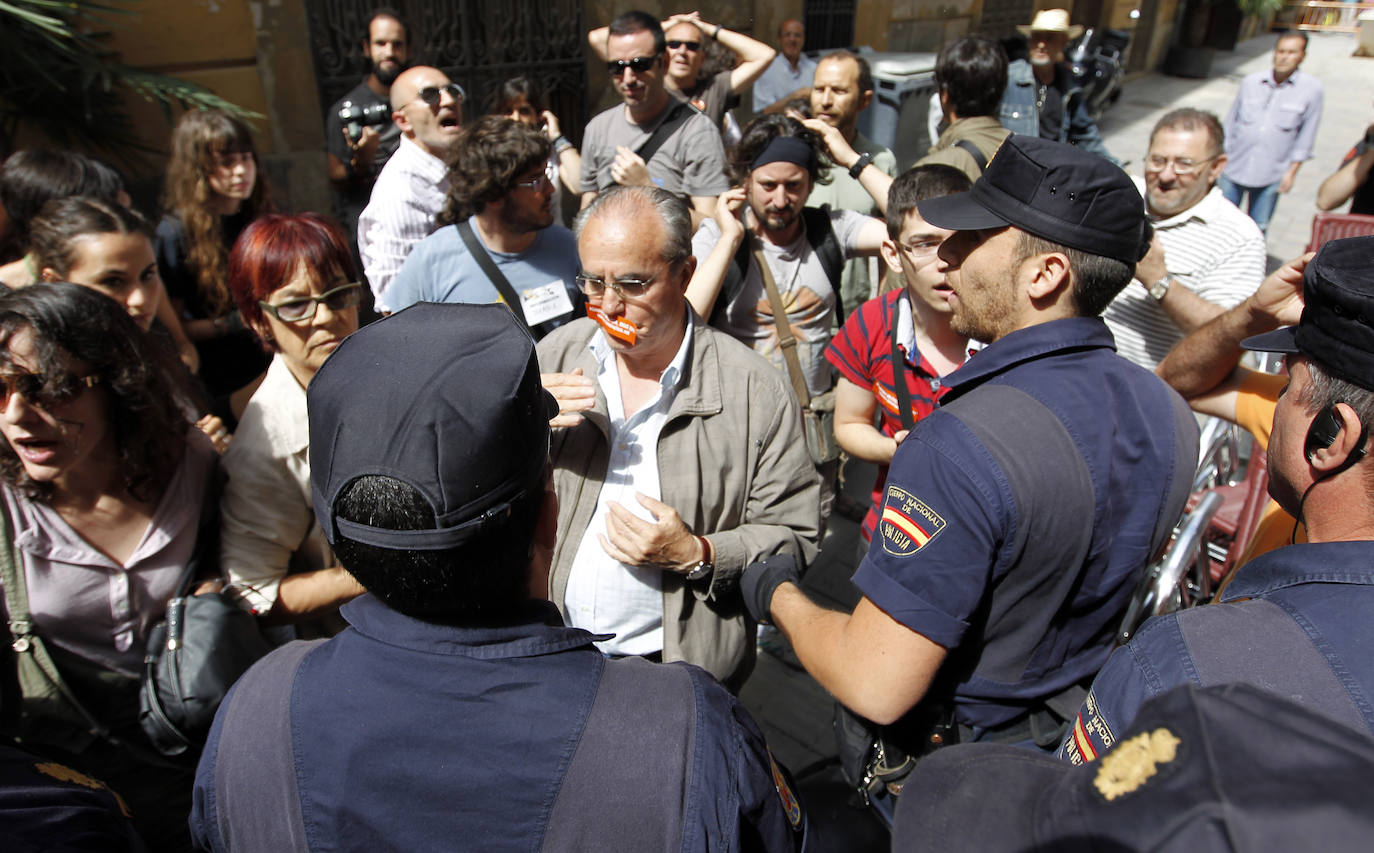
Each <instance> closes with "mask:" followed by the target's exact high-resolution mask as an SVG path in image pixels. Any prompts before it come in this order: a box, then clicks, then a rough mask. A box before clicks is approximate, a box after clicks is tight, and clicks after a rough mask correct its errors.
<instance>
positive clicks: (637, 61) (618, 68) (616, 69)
mask: <svg viewBox="0 0 1374 853" xmlns="http://www.w3.org/2000/svg"><path fill="white" fill-rule="evenodd" d="M656 64H658V54H657V53H655V54H654V55H653V56H636V57H635V58H634V59H612V60H611V61H609V62H607V63H606V70H607V71H609V72H611V76H612V77H619V76H621V75H622V74H624V73H625V69H626V68H630V69H632V70H633V71H634V73H636V74H643V73H644V72H645V71H649V70H650V69H652V68H653V67H654V66H655V65H656Z"/></svg>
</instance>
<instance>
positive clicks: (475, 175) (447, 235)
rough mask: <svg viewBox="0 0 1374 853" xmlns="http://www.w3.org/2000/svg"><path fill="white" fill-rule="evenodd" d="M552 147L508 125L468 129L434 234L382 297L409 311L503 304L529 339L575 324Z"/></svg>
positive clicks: (504, 121)
mask: <svg viewBox="0 0 1374 853" xmlns="http://www.w3.org/2000/svg"><path fill="white" fill-rule="evenodd" d="M550 147H551V143H550V142H549V140H548V138H547V137H546V136H545V135H544V134H543V133H541V132H539V131H538V130H536V129H535V128H532V127H528V126H526V125H524V124H521V123H520V122H518V121H513V120H511V119H509V118H506V117H505V116H486V117H484V118H481V119H478V120H477V121H476V122H475V123H473V124H472V126H471V127H469V128H468V132H467V134H466V135H465V136H464V137H463V144H462V146H461V147H460V148H459V150H458V152H457V153H456V154H455V155H454V157H453V160H452V162H451V163H450V165H449V170H448V179H449V190H448V200H447V202H446V204H445V207H444V211H443V213H441V214H440V215H439V219H438V220H437V222H438V225H439V228H438V229H437V230H436V231H435V232H434V233H433V234H431V235H429V236H428V237H426V238H425V239H423V240H421V241H420V243H419V245H417V246H416V247H415V250H414V251H413V252H411V253H410V257H408V258H407V259H406V262H405V266H403V267H402V268H401V272H400V273H399V274H398V275H397V276H396V280H395V282H393V283H392V286H391V290H390V292H389V293H388V296H387V303H388V307H389V308H390V309H391V310H392V311H400V310H401V309H402V308H405V307H406V306H409V305H413V304H415V303H416V302H476V303H485V302H505V303H506V304H507V305H508V306H509V307H510V309H511V311H513V312H514V313H515V316H516V317H518V318H519V319H520V320H522V321H523V322H524V323H525V325H526V326H527V327H528V328H529V329H530V331H531V332H532V333H533V334H534V336H535V338H536V339H539V338H542V337H543V336H544V335H547V334H548V333H549V332H551V331H553V330H554V329H556V328H558V327H559V326H561V325H563V324H564V323H567V322H570V321H571V320H573V319H575V318H577V317H580V316H582V314H583V313H584V312H583V303H584V300H583V299H582V294H581V293H580V292H579V291H578V289H577V282H576V276H577V272H578V261H577V242H576V241H575V240H574V239H573V235H572V232H571V231H569V230H568V229H566V228H564V227H563V226H561V225H556V224H554V201H555V198H556V195H557V192H556V190H557V188H556V187H555V186H554V185H553V181H552V180H550V178H549V175H548V172H547V169H548V163H549V150H550Z"/></svg>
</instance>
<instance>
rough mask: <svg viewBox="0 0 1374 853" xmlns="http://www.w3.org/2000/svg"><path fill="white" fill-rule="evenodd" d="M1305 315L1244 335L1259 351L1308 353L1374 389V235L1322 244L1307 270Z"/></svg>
mask: <svg viewBox="0 0 1374 853" xmlns="http://www.w3.org/2000/svg"><path fill="white" fill-rule="evenodd" d="M1302 297H1303V310H1302V319H1301V320H1299V321H1298V324H1297V325H1296V326H1286V327H1284V328H1282V329H1276V330H1275V331H1272V332H1267V333H1265V334H1263V335H1255V336H1254V337H1250V338H1246V339H1245V340H1244V341H1241V346H1242V347H1244V348H1245V349H1248V350H1256V351H1258V352H1283V353H1302V354H1303V355H1305V356H1309V357H1310V358H1313V359H1315V360H1316V361H1318V362H1320V363H1321V364H1322V366H1323V367H1325V368H1326V369H1327V370H1328V371H1329V372H1330V373H1333V374H1335V375H1336V376H1339V377H1340V378H1341V379H1344V380H1345V381H1347V382H1353V383H1354V384H1356V385H1358V386H1360V387H1361V388H1369V389H1374V236H1371V237H1347V238H1345V239H1344V240H1332V241H1330V242H1329V243H1325V244H1323V245H1322V247H1321V249H1319V250H1318V251H1317V256H1316V257H1315V258H1313V259H1312V260H1311V261H1309V262H1308V264H1307V268H1306V269H1305V270H1304V271H1303V276H1302Z"/></svg>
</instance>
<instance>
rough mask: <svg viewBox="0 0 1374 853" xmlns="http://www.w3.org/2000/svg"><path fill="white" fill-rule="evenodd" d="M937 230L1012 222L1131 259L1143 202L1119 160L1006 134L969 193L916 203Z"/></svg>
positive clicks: (1143, 245)
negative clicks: (1113, 160) (1116, 162)
mask: <svg viewBox="0 0 1374 853" xmlns="http://www.w3.org/2000/svg"><path fill="white" fill-rule="evenodd" d="M916 209H917V210H918V211H919V212H920V214H921V218H922V219H924V220H925V221H926V222H929V223H930V224H931V225H934V226H936V227H939V228H948V229H950V230H952V231H977V230H981V229H984V228H1001V227H1003V226H1005V225H1014V226H1016V227H1017V228H1020V229H1021V230H1023V231H1027V232H1029V233H1031V234H1034V235H1035V236H1037V237H1041V238H1043V239H1045V240H1049V241H1050V242H1052V243H1058V244H1060V245H1063V246H1068V247H1069V248H1072V249H1079V250H1081V251H1084V252H1088V253H1090V254H1094V255H1102V256H1104V257H1108V258H1115V259H1116V260H1118V261H1121V262H1122V263H1126V264H1130V265H1132V266H1134V265H1135V263H1136V262H1137V261H1139V260H1140V259H1141V258H1143V257H1145V252H1146V251H1147V250H1148V249H1149V248H1150V235H1151V233H1152V231H1151V229H1150V228H1149V227H1148V225H1147V223H1146V220H1145V202H1144V200H1143V199H1141V197H1140V192H1139V191H1138V190H1137V189H1136V188H1135V184H1134V183H1132V181H1131V179H1130V177H1129V176H1127V174H1126V173H1125V172H1124V171H1122V169H1121V168H1120V167H1119V166H1116V165H1115V164H1113V163H1112V162H1111V161H1110V160H1107V159H1106V158H1104V157H1100V156H1098V155H1097V154H1090V153H1088V152H1086V151H1083V150H1081V149H1079V148H1075V147H1073V146H1072V145H1065V144H1064V143H1062V142H1054V141H1052V140H1048V139H1040V138H1039V137H1035V136H1021V135H1017V134H1013V135H1012V136H1009V137H1007V139H1006V141H1005V142H1003V143H1002V147H1001V148H999V149H997V153H996V154H995V155H994V156H993V158H992V160H991V162H989V163H988V167H987V169H985V170H984V171H983V174H982V175H980V176H979V178H978V180H976V181H974V182H973V188H972V189H971V190H969V191H968V192H964V193H955V194H954V195H947V196H941V197H939V198H928V199H924V200H922V201H919V202H917V203H916Z"/></svg>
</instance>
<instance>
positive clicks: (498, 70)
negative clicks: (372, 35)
mask: <svg viewBox="0 0 1374 853" xmlns="http://www.w3.org/2000/svg"><path fill="white" fill-rule="evenodd" d="M507 2H509V3H510V5H506V4H505V3H503V4H501V5H500V7H499V9H498V8H497V7H494V6H493V5H491V4H487V3H478V2H475V0H411V2H405V0H400V2H394V3H393V4H392V5H393V7H394V8H395V9H396V10H397V11H398V12H400V13H401V14H402V16H404V17H405V19H406V22H407V23H408V24H409V35H410V39H411V63H412V64H425V65H433V66H435V67H437V68H440V69H442V70H443V71H444V73H445V74H447V75H448V76H449V78H450V79H452V80H455V81H456V82H458V83H459V84H461V85H462V86H463V88H464V89H466V90H467V92H468V98H469V100H468V104H467V105H466V107H465V111H464V112H465V115H467V116H476V115H482V114H483V113H485V112H486V111H487V107H488V104H489V99H490V98H491V95H492V93H493V92H494V91H495V89H496V87H497V86H498V85H500V83H501V82H502V81H503V80H505V79H507V78H510V77H515V76H517V75H521V74H523V75H524V76H526V77H529V78H530V79H531V80H533V81H534V82H535V83H536V84H538V85H539V86H540V87H541V88H542V89H543V90H544V91H545V92H547V93H548V97H549V105H550V108H551V109H552V110H553V112H554V114H555V115H557V116H558V117H559V119H560V120H561V121H562V123H563V126H564V127H565V128H566V129H567V131H568V132H569V134H568V135H569V136H572V135H573V133H574V132H575V133H576V134H577V136H578V137H580V136H581V129H582V126H583V125H584V124H585V123H586V119H587V116H586V114H585V113H586V109H587V107H586V89H587V80H586V57H585V56H584V54H583V47H582V40H583V37H584V34H585V33H586V28H585V26H584V25H583V23H582V1H581V0H540V2H534V0H507ZM305 7H306V14H307V16H308V20H309V24H310V36H311V44H312V47H313V53H314V57H315V72H316V77H317V79H318V80H319V87H320V103H321V105H322V106H323V107H324V108H325V109H328V107H329V105H330V104H332V103H334V101H336V100H338V99H339V98H341V97H342V96H343V95H344V93H345V92H347V91H348V90H349V89H352V88H353V87H354V86H356V85H358V81H359V80H360V79H362V76H363V74H364V73H365V71H366V68H365V67H364V60H363V58H362V54H361V50H362V39H363V35H364V22H365V21H366V20H367V17H368V14H369V13H370V12H371V11H372V10H373V9H374V8H376V0H305ZM575 141H578V142H580V141H581V140H580V139H577V140H575Z"/></svg>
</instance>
